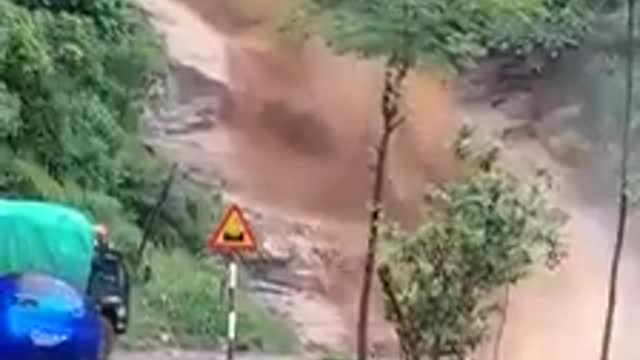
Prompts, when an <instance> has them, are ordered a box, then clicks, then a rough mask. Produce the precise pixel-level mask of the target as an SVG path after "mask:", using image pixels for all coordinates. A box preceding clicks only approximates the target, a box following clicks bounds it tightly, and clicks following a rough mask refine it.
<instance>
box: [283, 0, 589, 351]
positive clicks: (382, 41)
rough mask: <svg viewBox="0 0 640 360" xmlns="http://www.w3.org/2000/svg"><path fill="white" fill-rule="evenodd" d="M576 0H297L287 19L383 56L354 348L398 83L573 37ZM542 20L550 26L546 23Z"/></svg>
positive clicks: (363, 342)
mask: <svg viewBox="0 0 640 360" xmlns="http://www.w3.org/2000/svg"><path fill="white" fill-rule="evenodd" d="M579 4H582V2H581V1H580V0H534V1H529V0H498V1H496V0H477V1H467V0H396V1H390V0H302V1H299V2H298V3H297V5H296V7H295V8H294V10H295V11H293V12H292V16H291V18H290V19H289V24H288V25H289V26H292V27H302V26H304V27H306V29H305V30H306V31H308V32H311V33H314V32H315V33H319V34H321V35H322V36H323V37H324V38H325V39H326V40H327V43H328V44H329V45H330V46H332V47H333V48H334V49H335V50H336V51H337V52H338V53H345V52H352V53H355V54H357V55H359V56H362V57H365V58H383V59H386V68H385V79H384V91H383V94H382V97H381V113H382V125H381V126H380V128H381V131H380V134H379V138H378V141H377V143H376V144H375V149H374V153H375V159H374V165H373V168H374V171H373V172H374V180H373V187H372V193H371V204H370V211H369V235H368V241H367V252H366V261H365V267H364V278H363V285H362V291H361V296H360V311H359V322H358V340H357V355H358V359H359V360H364V359H366V358H367V347H368V336H367V326H368V309H369V306H368V305H369V302H370V300H369V298H370V293H371V285H372V277H373V273H374V272H375V267H376V249H377V243H378V237H379V222H380V219H381V216H382V201H381V200H382V197H383V192H384V189H383V183H384V177H385V176H386V173H385V162H386V156H387V148H388V145H389V142H390V139H391V137H392V135H393V132H394V130H395V129H397V128H398V126H400V125H401V124H402V123H403V122H404V121H405V115H404V114H403V113H402V111H401V110H400V109H401V108H402V106H401V105H402V99H403V98H402V88H403V84H404V80H405V78H406V76H407V74H408V72H409V70H410V69H411V68H413V67H416V66H417V67H419V66H423V65H434V64H435V65H439V66H441V67H443V68H447V69H457V68H460V67H462V66H464V65H465V64H466V63H468V62H469V61H470V60H474V59H476V58H478V57H481V56H484V55H486V54H488V53H489V52H491V51H494V52H501V53H505V52H513V53H527V52H530V51H532V50H533V49H535V48H538V47H544V48H545V49H546V48H549V49H557V48H561V47H563V46H567V45H575V44H576V43H577V42H578V41H579V38H580V36H582V35H583V33H584V31H585V29H586V28H587V26H586V24H587V22H586V19H588V17H586V16H582V15H584V14H583V13H582V8H580V7H579V6H578V5H579ZM547 27H552V29H551V31H547V30H546V28H547Z"/></svg>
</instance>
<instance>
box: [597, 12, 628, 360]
mask: <svg viewBox="0 0 640 360" xmlns="http://www.w3.org/2000/svg"><path fill="white" fill-rule="evenodd" d="M627 16H628V19H627V36H628V41H627V71H626V100H625V114H624V118H623V123H622V146H621V151H622V157H621V163H620V184H619V190H618V191H619V195H618V226H617V231H616V241H615V245H614V249H613V256H612V258H611V270H610V274H609V292H608V296H607V309H606V318H605V325H604V331H603V334H602V348H601V353H600V360H608V359H609V353H610V346H611V337H612V335H613V324H614V320H615V312H616V304H617V295H618V294H617V293H618V291H617V290H618V288H617V287H618V284H617V283H618V272H619V268H620V260H621V258H622V250H623V249H624V242H625V232H626V227H627V212H628V205H629V204H628V203H629V179H628V175H627V172H628V167H629V155H630V146H631V133H632V129H631V126H632V117H633V95H634V94H633V89H634V66H635V61H634V58H635V49H634V46H633V40H634V34H635V16H636V15H635V0H628V15H627Z"/></svg>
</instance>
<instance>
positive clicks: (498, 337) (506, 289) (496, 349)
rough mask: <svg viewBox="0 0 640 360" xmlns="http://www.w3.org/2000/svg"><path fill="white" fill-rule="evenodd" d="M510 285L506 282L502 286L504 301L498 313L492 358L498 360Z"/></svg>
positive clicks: (505, 321)
mask: <svg viewBox="0 0 640 360" xmlns="http://www.w3.org/2000/svg"><path fill="white" fill-rule="evenodd" d="M509 290H510V287H509V284H507V285H506V286H505V287H504V302H503V303H502V311H501V314H500V323H499V324H498V333H497V334H496V343H495V344H494V347H493V360H500V350H501V347H502V339H503V337H504V329H505V327H506V326H507V313H508V311H509V299H510V294H509V292H510V291H509Z"/></svg>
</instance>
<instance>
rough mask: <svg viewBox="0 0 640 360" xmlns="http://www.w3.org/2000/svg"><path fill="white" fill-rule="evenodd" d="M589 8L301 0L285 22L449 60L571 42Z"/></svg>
mask: <svg viewBox="0 0 640 360" xmlns="http://www.w3.org/2000/svg"><path fill="white" fill-rule="evenodd" d="M591 14H592V13H591V10H590V7H589V6H587V4H586V2H585V1H583V0H477V1H465V0H397V1H386V0H367V1H364V0H304V1H302V5H298V6H296V7H295V8H294V9H293V11H292V13H291V17H290V18H289V22H288V23H287V24H288V26H294V27H300V26H303V25H302V24H305V26H306V24H309V23H311V24H313V25H312V26H307V30H309V31H312V32H318V33H320V34H322V35H323V36H324V37H325V38H326V39H327V41H328V42H329V43H330V45H331V46H332V47H334V48H335V49H337V50H338V51H339V52H346V51H348V52H356V53H358V54H360V55H363V56H365V57H378V56H382V57H385V56H387V55H388V54H400V55H406V56H408V57H409V58H411V59H414V60H416V61H418V62H421V63H425V62H427V63H436V64H439V65H445V66H450V65H460V64H463V63H465V62H466V61H467V60H471V59H475V58H478V57H482V56H484V55H487V54H489V53H491V52H499V53H513V54H526V53H529V52H531V51H533V50H534V49H540V48H542V49H545V50H547V51H549V52H553V51H555V50H558V49H560V48H564V47H567V46H575V45H577V43H578V42H579V40H580V39H581V38H582V37H583V36H584V35H585V33H586V32H587V31H588V29H589V26H590V19H591Z"/></svg>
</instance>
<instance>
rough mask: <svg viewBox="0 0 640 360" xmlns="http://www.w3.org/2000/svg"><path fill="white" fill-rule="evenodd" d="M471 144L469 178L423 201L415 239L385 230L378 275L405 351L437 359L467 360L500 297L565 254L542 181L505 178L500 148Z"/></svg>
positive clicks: (462, 149) (462, 143)
mask: <svg viewBox="0 0 640 360" xmlns="http://www.w3.org/2000/svg"><path fill="white" fill-rule="evenodd" d="M468 135H470V132H466V131H465V134H464V136H461V138H460V139H459V141H458V143H457V146H456V148H457V149H458V155H460V156H461V158H462V159H463V160H464V161H465V163H466V171H467V172H466V174H465V175H464V176H463V177H462V178H461V179H460V180H458V181H455V182H451V183H449V184H447V185H445V186H443V187H441V188H437V189H434V190H433V191H431V192H430V193H429V196H428V197H427V207H428V209H429V212H428V216H426V219H427V220H426V222H424V223H423V224H422V225H421V226H419V228H418V229H417V230H416V231H412V232H405V231H401V230H400V229H398V228H394V227H391V228H389V229H388V231H387V232H386V238H387V241H386V243H385V246H387V247H389V249H388V250H389V252H388V253H387V254H386V256H385V257H384V259H383V261H382V262H381V264H380V267H379V268H380V274H381V278H382V279H385V280H386V281H387V284H388V285H390V287H391V290H392V291H391V292H389V293H386V295H387V296H386V300H387V305H388V309H389V314H390V316H391V318H392V319H393V320H394V322H395V323H396V324H397V326H398V331H401V332H402V333H404V334H405V336H404V338H405V341H407V342H408V344H405V346H407V345H409V346H410V347H411V348H412V349H411V350H412V353H413V354H421V355H428V358H429V359H433V360H435V359H449V358H452V359H463V358H466V355H468V354H469V353H470V351H472V350H473V349H474V348H475V347H476V346H477V345H478V344H479V343H480V342H481V341H482V340H483V338H484V336H485V335H486V330H487V326H488V323H487V321H488V319H489V318H488V316H489V315H490V314H491V311H492V310H495V309H496V308H495V306H496V305H497V304H496V303H494V302H493V301H491V298H492V296H493V295H495V292H496V290H498V289H500V288H501V287H503V286H505V285H509V284H513V283H516V282H517V281H518V280H520V279H522V278H523V277H524V276H526V275H527V274H528V273H529V272H530V271H531V270H532V269H533V268H534V267H535V266H536V265H539V264H540V263H541V262H542V263H546V264H547V265H549V266H553V265H556V264H557V263H558V261H559V260H560V259H561V258H562V255H563V253H564V247H563V246H562V243H561V242H560V235H559V229H560V226H561V225H562V219H563V217H562V216H560V214H559V213H558V212H557V211H556V210H555V209H553V208H552V207H551V206H550V204H549V203H548V200H547V198H546V193H545V191H546V188H547V185H548V181H546V180H544V181H542V180H543V179H537V180H541V181H535V182H529V181H523V179H521V178H518V177H516V176H515V175H513V174H511V173H509V172H507V171H505V170H503V169H501V168H500V167H499V166H498V165H497V164H496V160H497V149H496V148H495V147H492V146H486V145H483V146H482V147H477V144H474V143H473V142H472V139H471V138H470V137H467V136H468ZM402 333H401V334H402ZM415 358H416V359H417V358H421V357H415Z"/></svg>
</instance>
